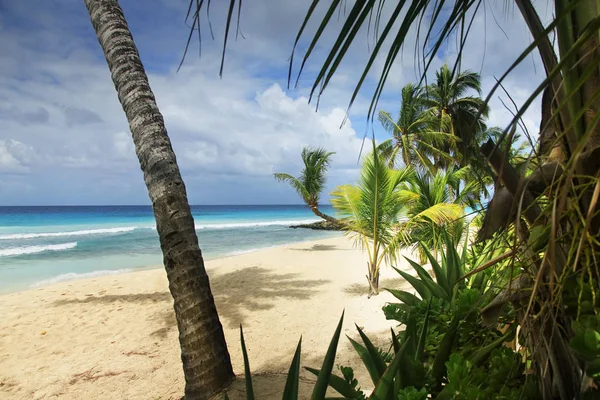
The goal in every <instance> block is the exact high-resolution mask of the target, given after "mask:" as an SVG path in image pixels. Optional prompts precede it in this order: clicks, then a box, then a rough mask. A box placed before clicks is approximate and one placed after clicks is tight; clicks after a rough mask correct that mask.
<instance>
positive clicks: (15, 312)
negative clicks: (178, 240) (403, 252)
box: [0, 236, 410, 400]
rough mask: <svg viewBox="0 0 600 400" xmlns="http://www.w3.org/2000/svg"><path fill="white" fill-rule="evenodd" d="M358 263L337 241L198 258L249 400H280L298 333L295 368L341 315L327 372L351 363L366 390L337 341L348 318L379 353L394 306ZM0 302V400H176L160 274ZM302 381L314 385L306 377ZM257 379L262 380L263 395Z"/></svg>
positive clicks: (175, 348) (352, 332)
mask: <svg viewBox="0 0 600 400" xmlns="http://www.w3.org/2000/svg"><path fill="white" fill-rule="evenodd" d="M365 261H366V255H365V254H364V253H362V251H361V250H360V249H357V248H354V247H353V245H352V241H350V240H348V239H347V238H344V237H342V236H340V237H334V238H329V239H322V240H309V241H303V242H300V243H295V244H292V245H287V246H278V247H276V248H269V249H262V250H259V251H255V252H252V253H247V254H242V255H238V256H231V257H226V258H220V259H216V260H211V261H208V262H207V263H206V269H207V272H208V274H209V276H210V284H211V289H212V292H213V296H214V299H215V304H216V306H217V311H218V313H219V317H220V320H221V324H222V326H223V330H224V333H225V337H226V340H227V344H228V349H229V353H230V355H231V360H232V364H233V368H234V371H235V372H236V374H237V375H238V377H240V376H243V360H242V355H241V349H240V343H239V326H240V324H241V325H243V327H244V336H245V338H246V346H247V349H248V354H249V358H250V363H251V367H252V370H253V376H255V377H256V386H255V389H256V394H257V395H259V396H260V397H261V398H266V399H275V398H280V396H281V392H282V390H283V386H284V385H285V374H286V373H287V370H288V368H289V363H290V362H291V359H292V357H293V352H294V349H295V347H296V345H297V343H298V339H299V338H300V336H301V335H302V337H303V340H302V366H312V367H318V366H319V365H320V364H321V362H322V360H323V357H324V355H325V352H326V350H327V347H328V345H329V341H330V339H331V336H332V334H333V332H334V330H335V327H336V325H337V323H338V321H339V318H340V315H341V314H342V311H343V310H345V318H344V324H343V334H342V336H341V339H340V344H339V346H338V354H337V358H336V365H344V366H352V367H353V368H354V371H355V375H356V377H357V379H359V381H360V383H361V385H362V386H363V387H365V388H366V387H368V386H369V382H370V379H369V375H368V372H367V371H366V370H365V368H364V367H363V366H362V363H361V362H360V359H359V357H358V355H357V354H356V353H355V351H354V350H353V348H352V345H351V344H350V342H349V341H348V340H347V339H346V338H345V335H349V336H350V337H352V338H353V339H358V340H360V339H359V335H358V333H357V331H356V327H355V325H354V324H355V323H356V324H357V325H358V326H361V327H364V328H365V331H366V333H367V334H368V335H369V337H370V338H371V339H372V340H373V342H374V343H375V345H376V346H380V347H385V346H387V345H389V332H390V328H393V329H397V327H396V323H395V322H394V321H388V320H386V319H385V316H384V315H383V312H382V311H381V308H382V306H383V305H385V304H386V303H387V302H394V301H396V300H395V298H394V297H393V296H392V295H391V294H390V293H388V292H385V291H383V290H382V292H381V293H380V294H379V295H378V296H374V297H372V298H370V299H367V297H366V295H367V292H368V285H367V281H366V278H365V273H366V271H365ZM396 266H397V267H399V268H401V269H406V270H408V269H409V268H410V267H409V266H408V263H403V264H401V265H400V264H398V265H396ZM381 273H382V280H381V287H382V288H383V287H386V286H387V287H391V288H395V289H398V288H404V285H405V282H404V281H403V280H402V279H400V278H399V276H398V274H397V273H396V272H395V271H393V270H392V269H391V268H382V270H381ZM0 298H1V299H2V301H0V313H2V315H3V317H4V318H3V324H4V326H5V329H3V330H1V331H0V348H3V349H5V351H3V353H2V354H1V355H0V398H11V399H12V398H16V399H31V398H34V399H35V398H61V399H63V398H64V399H78V398H111V399H140V400H141V399H147V398H149V397H150V398H161V399H177V398H180V397H181V395H182V393H183V386H184V381H183V371H182V369H181V355H180V349H179V343H178V332H177V327H176V321H175V316H174V312H173V300H172V297H171V295H170V293H169V290H168V282H167V279H166V273H165V271H164V269H163V268H154V269H148V270H144V271H134V272H130V273H124V274H119V275H111V276H102V277H97V278H93V279H84V280H77V281H66V282H60V283H57V284H54V285H50V286H45V287H40V288H36V289H29V290H25V291H21V292H16V293H10V294H4V295H2V296H1V297H0ZM338 372H339V371H338ZM31 376H36V379H31ZM261 377H268V378H261ZM273 377H275V378H273ZM301 377H302V379H303V381H305V382H314V376H312V375H311V374H310V373H308V372H306V371H304V370H303V371H302V372H301ZM261 379H267V380H269V379H271V380H269V381H268V382H263V384H262V389H261V384H260V381H261ZM272 379H274V380H275V381H272ZM243 385H244V383H243V379H238V380H237V381H236V383H234V385H233V386H232V388H231V389H230V390H229V391H228V394H229V396H230V398H231V399H232V400H235V399H242V398H244V396H243V389H242V388H243ZM148 388H150V389H148ZM311 389H312V388H311V385H310V384H307V386H306V387H305V389H302V390H303V391H302V392H301V396H300V398H303V399H304V398H310V390H311ZM149 390H150V392H149ZM261 392H262V393H261Z"/></svg>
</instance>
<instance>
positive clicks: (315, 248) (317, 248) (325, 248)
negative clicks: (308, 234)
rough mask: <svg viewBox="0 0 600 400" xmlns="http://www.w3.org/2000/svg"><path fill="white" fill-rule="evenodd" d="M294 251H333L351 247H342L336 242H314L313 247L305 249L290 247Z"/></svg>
mask: <svg viewBox="0 0 600 400" xmlns="http://www.w3.org/2000/svg"><path fill="white" fill-rule="evenodd" d="M290 250H293V251H331V250H349V249H340V248H339V247H337V246H336V245H334V244H313V245H312V246H311V247H307V248H303V249H293V248H292V249H290Z"/></svg>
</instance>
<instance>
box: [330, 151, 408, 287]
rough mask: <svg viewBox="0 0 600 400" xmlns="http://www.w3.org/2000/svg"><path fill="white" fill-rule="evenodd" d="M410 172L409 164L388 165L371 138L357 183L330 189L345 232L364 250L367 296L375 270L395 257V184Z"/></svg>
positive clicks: (397, 202) (398, 202) (376, 282)
mask: <svg viewBox="0 0 600 400" xmlns="http://www.w3.org/2000/svg"><path fill="white" fill-rule="evenodd" d="M412 173H413V170H412V168H403V169H401V170H393V169H390V168H388V167H387V165H386V162H385V160H384V159H383V157H381V155H380V154H379V151H378V149H377V148H376V147H375V143H374V142H373V151H372V152H371V154H369V155H368V156H367V157H366V158H365V160H364V161H363V164H362V168H361V173H360V177H359V179H358V183H357V184H356V185H342V186H339V187H337V188H336V189H335V190H334V191H333V192H331V195H332V199H331V203H332V204H333V206H334V207H335V209H336V210H337V212H338V213H339V214H340V215H341V216H342V218H343V219H342V220H341V222H342V224H343V225H344V228H345V230H346V233H347V235H349V236H351V237H353V238H354V240H355V241H356V242H357V243H359V244H360V246H361V247H362V248H363V249H364V250H366V252H367V254H368V262H367V271H368V274H367V281H368V283H369V288H370V293H369V297H371V296H372V295H376V294H378V293H379V271H380V269H381V266H382V264H383V262H384V260H386V259H387V260H389V261H394V260H396V257H397V252H396V247H394V246H392V244H393V242H394V237H395V236H396V234H395V233H394V231H393V228H394V226H395V225H396V224H397V223H398V217H399V215H400V210H401V209H402V207H403V204H402V201H401V200H402V199H401V197H400V191H399V190H398V188H399V186H400V185H401V184H402V183H403V182H404V181H406V180H407V179H408V178H409V177H410V175H411V174H412Z"/></svg>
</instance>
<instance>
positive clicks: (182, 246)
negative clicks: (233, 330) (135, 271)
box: [85, 0, 234, 399]
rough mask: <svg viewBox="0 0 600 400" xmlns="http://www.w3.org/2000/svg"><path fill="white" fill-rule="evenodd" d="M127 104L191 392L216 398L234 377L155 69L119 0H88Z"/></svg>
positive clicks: (197, 396) (191, 395)
mask: <svg viewBox="0 0 600 400" xmlns="http://www.w3.org/2000/svg"><path fill="white" fill-rule="evenodd" d="M85 4H86V6H87V9H88V11H89V14H90V18H91V21H92V25H93V26H94V29H95V30H96V34H97V36H98V41H99V42H100V45H101V47H102V50H103V51H104V55H105V57H106V61H107V63H108V67H109V69H110V72H111V76H112V80H113V83H114V85H115V89H116V90H117V94H118V96H119V100H120V102H121V105H122V106H123V110H124V111H125V115H126V117H127V120H128V121H129V126H130V129H131V133H132V135H133V142H134V144H135V149H136V153H137V156H138V159H139V161H140V166H141V168H142V171H143V173H144V181H145V182H146V186H147V188H148V194H149V195H150V200H151V201H152V208H153V210H154V216H155V218H156V228H157V231H158V236H159V238H160V245H161V248H162V252H163V256H164V258H163V261H164V265H165V269H166V271H167V279H168V280H169V290H170V291H171V294H172V296H173V300H174V308H175V317H176V319H177V326H178V328H179V343H180V345H181V360H182V362H183V371H184V376H185V398H186V399H208V398H209V397H211V396H212V395H213V394H214V393H215V392H217V391H220V390H221V389H223V388H225V387H226V386H228V385H229V383H231V381H232V380H233V379H234V374H233V370H232V367H231V361H230V358H229V352H228V351H227V345H226V343H225V337H224V334H223V328H222V326H221V323H220V321H219V316H218V314H217V310H216V308H215V303H214V300H213V296H212V294H211V291H210V285H209V283H208V276H207V274H206V270H205V268H204V261H203V259H202V253H201V251H200V248H199V246H198V237H197V236H196V231H195V228H194V219H193V217H192V213H191V210H190V206H189V204H188V199H187V195H186V190H185V185H184V183H183V180H182V178H181V174H180V172H179V168H178V166H177V162H176V159H175V153H174V152H173V149H172V147H171V142H170V140H169V136H168V135H167V130H166V128H165V123H164V120H163V117H162V115H161V113H160V111H159V109H158V107H157V105H156V100H155V98H154V94H153V93H152V90H151V89H150V85H149V83H148V77H147V76H146V73H145V71H144V67H143V66H142V62H141V60H140V56H139V54H138V51H137V48H136V46H135V43H134V41H133V37H132V36H131V33H130V31H129V28H128V26H127V22H126V20H125V17H124V15H123V11H122V10H121V8H120V7H119V3H118V1H117V0H85Z"/></svg>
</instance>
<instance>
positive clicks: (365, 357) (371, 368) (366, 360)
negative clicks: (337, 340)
mask: <svg viewBox="0 0 600 400" xmlns="http://www.w3.org/2000/svg"><path fill="white" fill-rule="evenodd" d="M346 337H347V338H348V340H349V341H350V343H351V344H352V347H354V350H356V352H357V353H358V356H359V357H360V359H361V360H362V361H363V364H364V366H365V368H366V369H367V371H368V372H369V376H370V377H371V381H373V384H374V385H376V384H377V381H379V379H381V373H380V372H379V370H378V369H377V366H376V365H375V361H374V360H373V359H372V358H371V355H370V354H369V351H368V350H367V349H366V348H365V347H364V346H363V345H362V344H360V343H358V342H357V341H355V340H354V339H352V338H351V337H350V336H346Z"/></svg>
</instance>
